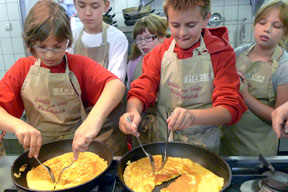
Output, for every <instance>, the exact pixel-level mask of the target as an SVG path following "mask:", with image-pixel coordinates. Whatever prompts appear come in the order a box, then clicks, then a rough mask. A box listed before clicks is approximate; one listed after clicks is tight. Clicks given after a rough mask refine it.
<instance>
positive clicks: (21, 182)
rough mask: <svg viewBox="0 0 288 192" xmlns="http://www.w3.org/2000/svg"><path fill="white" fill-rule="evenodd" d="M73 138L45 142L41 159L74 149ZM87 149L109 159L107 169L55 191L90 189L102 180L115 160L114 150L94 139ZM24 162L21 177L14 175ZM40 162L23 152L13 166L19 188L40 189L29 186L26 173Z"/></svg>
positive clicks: (13, 179) (24, 189)
mask: <svg viewBox="0 0 288 192" xmlns="http://www.w3.org/2000/svg"><path fill="white" fill-rule="evenodd" d="M72 142H73V140H72V139H67V140H60V141H53V142H51V143H47V144H44V145H43V146H42V147H41V151H40V153H39V156H38V158H39V160H40V161H41V162H45V161H47V160H48V159H51V158H53V157H56V156H59V155H62V154H63V153H67V152H71V151H72ZM87 151H90V152H93V153H95V154H97V155H99V157H101V158H103V159H104V160H106V161H107V163H108V167H107V168H106V169H105V171H104V172H103V173H101V174H100V175H98V176H97V177H95V178H93V179H91V180H90V181H88V182H86V183H83V184H81V185H77V186H75V187H71V188H67V189H61V190H55V191H69V192H70V191H81V192H82V191H89V190H91V189H93V188H94V187H95V186H96V185H97V183H99V182H100V180H101V177H102V176H103V175H104V174H105V172H106V171H107V169H108V168H109V167H110V165H111V163H112V160H113V154H112V151H111V150H110V149H109V148H108V147H107V146H106V145H104V144H102V143H98V142H95V141H93V142H92V143H91V144H90V145H89V148H88V150H87ZM24 164H27V168H26V169H25V171H24V172H21V175H20V177H19V178H17V177H15V176H14V173H17V174H18V173H19V169H20V167H22V166H23V165H24ZM38 165H39V163H38V162H37V161H36V160H35V158H29V157H28V151H26V152H24V153H23V154H21V155H20V156H19V157H18V158H17V159H16V160H15V161H14V163H13V164H12V166H11V177H12V181H13V183H14V184H15V185H16V186H17V188H19V189H21V190H23V191H35V192H36V191H39V190H33V189H29V188H28V186H27V181H26V174H27V172H28V171H30V170H31V168H32V167H37V166H38Z"/></svg>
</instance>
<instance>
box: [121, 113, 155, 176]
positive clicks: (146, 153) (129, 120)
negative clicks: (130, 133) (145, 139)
mask: <svg viewBox="0 0 288 192" xmlns="http://www.w3.org/2000/svg"><path fill="white" fill-rule="evenodd" d="M126 120H127V121H128V122H129V123H130V124H132V121H131V119H130V118H129V117H128V116H127V117H126ZM135 137H136V138H137V140H138V142H139V145H140V147H141V148H142V151H143V152H144V153H145V155H146V156H147V157H148V159H149V161H150V164H151V167H152V171H153V175H154V174H155V162H154V159H153V157H152V155H151V154H150V153H148V152H147V151H146V150H145V149H144V147H143V145H142V143H141V141H140V139H139V136H135Z"/></svg>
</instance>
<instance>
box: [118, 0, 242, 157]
mask: <svg viewBox="0 0 288 192" xmlns="http://www.w3.org/2000/svg"><path fill="white" fill-rule="evenodd" d="M163 6H164V12H165V14H166V16H167V18H168V25H169V29H170V31H171V37H170V38H169V39H165V40H164V42H163V44H160V45H159V46H157V47H155V48H154V49H153V50H152V51H151V52H150V53H149V54H148V55H147V56H146V57H144V59H143V73H142V75H141V76H140V77H139V78H138V79H136V80H135V81H133V82H132V83H131V89H130V91H129V92H128V96H127V97H128V102H127V113H125V114H124V115H123V116H122V117H121V119H120V128H121V130H122V131H123V132H124V133H126V134H133V135H137V134H138V133H137V129H136V128H137V126H138V124H139V123H140V121H141V116H140V114H141V113H142V112H143V111H146V109H147V108H148V107H149V106H151V105H154V103H155V101H156V98H157V119H158V124H157V129H158V131H157V137H158V140H159V141H163V140H166V138H167V131H168V129H172V136H171V137H170V140H174V141H179V142H186V143H196V144H200V145H203V146H205V147H206V148H208V149H210V150H213V151H215V152H218V150H219V144H220V128H219V125H222V124H233V123H235V122H237V121H238V120H239V119H240V117H241V115H242V113H243V112H244V111H245V110H246V109H247V108H246V106H245V104H244V101H243V98H242V96H241V94H240V93H239V91H238V89H239V83H240V80H239V76H238V74H237V71H236V67H235V62H236V57H235V53H234V51H233V49H232V47H231V46H230V44H229V41H228V31H227V28H226V27H219V28H212V29H208V28H206V27H205V26H206V25H207V23H208V21H209V17H210V15H211V13H210V6H211V2H210V0H200V1H199V0H197V1H196V0H178V1H175V0H164V3H163ZM167 114H169V117H167V116H168V115H167ZM127 118H130V119H131V121H132V123H129V122H127V120H126V119H127Z"/></svg>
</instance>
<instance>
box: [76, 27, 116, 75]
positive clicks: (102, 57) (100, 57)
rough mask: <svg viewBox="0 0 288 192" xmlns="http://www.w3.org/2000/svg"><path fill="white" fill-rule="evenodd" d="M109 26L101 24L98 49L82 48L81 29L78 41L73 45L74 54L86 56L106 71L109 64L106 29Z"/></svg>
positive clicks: (108, 45)
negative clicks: (100, 41)
mask: <svg viewBox="0 0 288 192" xmlns="http://www.w3.org/2000/svg"><path fill="white" fill-rule="evenodd" d="M108 28H109V25H107V24H106V23H104V22H103V27H102V43H101V45H100V46H99V47H84V46H83V43H82V36H83V29H82V30H81V32H80V34H79V37H78V39H77V40H76V43H75V50H74V54H79V55H84V56H87V57H89V58H91V59H93V60H94V61H96V62H97V63H99V64H100V65H102V66H103V67H105V68H106V69H108V64H109V48H110V44H109V42H108V41H107V29H108Z"/></svg>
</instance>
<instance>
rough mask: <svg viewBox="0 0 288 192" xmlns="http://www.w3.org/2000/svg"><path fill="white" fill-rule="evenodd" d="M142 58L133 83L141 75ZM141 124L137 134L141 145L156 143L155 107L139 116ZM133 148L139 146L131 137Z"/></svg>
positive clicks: (149, 108)
mask: <svg viewBox="0 0 288 192" xmlns="http://www.w3.org/2000/svg"><path fill="white" fill-rule="evenodd" d="M142 65H143V57H142V59H141V61H140V63H138V64H137V66H136V69H135V71H134V74H133V78H132V80H131V82H132V81H134V80H135V79H137V78H138V77H139V76H140V75H141V74H142ZM141 119H142V120H141V122H140V124H139V126H138V132H139V133H140V137H139V139H140V140H141V142H142V144H148V143H152V142H156V141H158V139H157V137H156V133H157V131H158V130H157V116H156V105H155V106H151V107H148V109H147V111H145V112H144V113H142V114H141ZM132 144H133V147H137V146H139V143H138V141H137V139H136V138H135V137H133V143H132Z"/></svg>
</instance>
